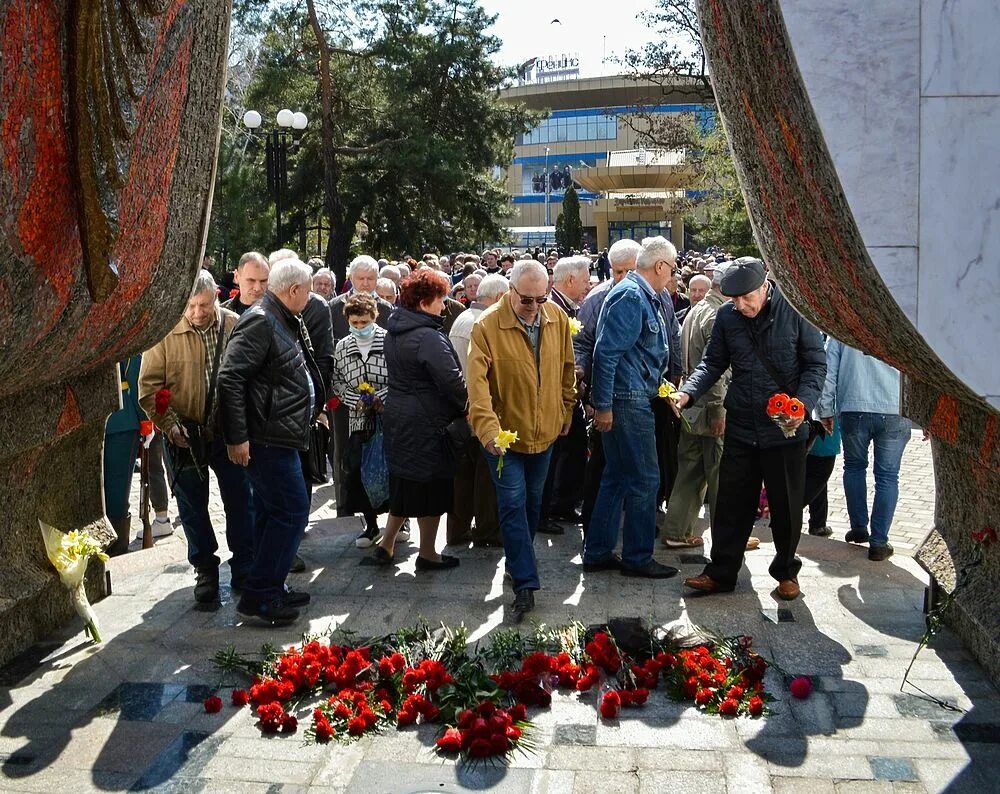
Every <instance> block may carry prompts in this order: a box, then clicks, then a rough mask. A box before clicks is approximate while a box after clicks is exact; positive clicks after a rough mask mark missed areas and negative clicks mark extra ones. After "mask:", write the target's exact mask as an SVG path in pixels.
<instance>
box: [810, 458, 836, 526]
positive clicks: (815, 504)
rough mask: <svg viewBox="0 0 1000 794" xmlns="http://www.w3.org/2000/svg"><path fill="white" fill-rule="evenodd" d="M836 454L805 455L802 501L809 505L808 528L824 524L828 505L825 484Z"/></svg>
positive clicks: (831, 472) (831, 471)
mask: <svg viewBox="0 0 1000 794" xmlns="http://www.w3.org/2000/svg"><path fill="white" fill-rule="evenodd" d="M836 462H837V456H836V455H828V456H824V457H820V456H819V455H809V456H808V457H806V485H805V494H804V496H803V497H802V501H803V502H804V503H805V504H807V505H809V529H821V528H822V527H825V526H826V520H827V514H828V512H829V507H828V505H827V501H826V484H827V482H828V481H829V479H830V475H831V474H833V466H834V464H835V463H836Z"/></svg>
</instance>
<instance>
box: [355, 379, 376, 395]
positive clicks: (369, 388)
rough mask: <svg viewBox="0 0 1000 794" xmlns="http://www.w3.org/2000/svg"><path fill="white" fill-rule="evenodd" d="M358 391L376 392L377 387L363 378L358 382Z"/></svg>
mask: <svg viewBox="0 0 1000 794" xmlns="http://www.w3.org/2000/svg"><path fill="white" fill-rule="evenodd" d="M358 391H359V392H361V394H374V393H375V387H374V386H372V385H371V384H370V383H369V382H368V381H366V380H363V381H361V383H359V384H358Z"/></svg>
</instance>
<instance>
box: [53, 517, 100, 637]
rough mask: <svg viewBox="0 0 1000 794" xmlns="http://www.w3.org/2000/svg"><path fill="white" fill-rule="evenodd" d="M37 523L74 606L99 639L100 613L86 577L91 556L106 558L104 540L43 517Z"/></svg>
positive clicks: (85, 629)
mask: <svg viewBox="0 0 1000 794" xmlns="http://www.w3.org/2000/svg"><path fill="white" fill-rule="evenodd" d="M38 526H39V528H40V529H41V530H42V540H44V541H45V553H46V554H47V555H48V557H49V562H51V563H52V565H53V566H54V567H55V569H56V571H58V572H59V578H60V579H61V580H62V583H63V584H64V585H66V587H67V588H69V592H70V595H71V596H72V598H73V606H74V607H75V608H76V611H77V614H78V615H79V616H80V617H81V618H83V624H84V625H83V628H84V631H85V632H86V633H87V634H88V635H89V636H90V637H91V639H93V640H94V642H100V641H101V634H100V632H99V631H98V630H97V615H96V614H94V608H93V607H92V606H90V602H89V601H88V600H87V590H86V588H85V587H84V584H83V580H84V576H85V575H86V573H87V563H88V562H90V558H91V557H97V558H98V559H99V560H104V561H107V559H108V555H107V554H105V553H104V552H103V551H102V550H101V544H100V543H98V542H97V541H96V540H94V538H92V537H91V536H90V535H88V534H87V533H86V532H78V531H77V530H75V529H74V530H73V531H72V532H60V531H59V530H58V529H56V528H55V527H50V526H49V525H48V524H46V523H44V522H42V521H39V522H38Z"/></svg>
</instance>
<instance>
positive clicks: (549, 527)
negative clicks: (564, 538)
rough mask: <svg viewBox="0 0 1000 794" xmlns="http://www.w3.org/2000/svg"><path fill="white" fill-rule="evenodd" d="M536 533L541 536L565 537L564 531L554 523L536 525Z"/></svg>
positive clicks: (546, 522)
mask: <svg viewBox="0 0 1000 794" xmlns="http://www.w3.org/2000/svg"><path fill="white" fill-rule="evenodd" d="M538 532H539V533H540V534H542V535H565V534H566V530H565V529H564V528H563V527H561V526H560V525H559V524H557V523H556V522H555V521H545V522H542V523H540V524H539V525H538Z"/></svg>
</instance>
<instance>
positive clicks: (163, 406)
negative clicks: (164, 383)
mask: <svg viewBox="0 0 1000 794" xmlns="http://www.w3.org/2000/svg"><path fill="white" fill-rule="evenodd" d="M171 397H173V395H172V394H171V393H170V389H160V390H159V391H158V392H157V393H156V395H155V396H154V397H153V410H154V411H155V412H156V415H157V416H163V415H164V414H165V413H166V412H167V409H168V408H170V398H171Z"/></svg>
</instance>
